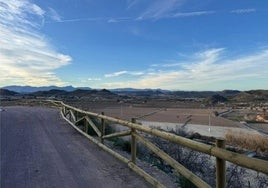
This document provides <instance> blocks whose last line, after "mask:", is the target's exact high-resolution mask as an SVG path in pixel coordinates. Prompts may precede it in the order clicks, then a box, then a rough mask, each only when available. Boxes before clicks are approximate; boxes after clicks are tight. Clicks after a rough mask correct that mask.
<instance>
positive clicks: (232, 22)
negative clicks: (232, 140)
mask: <svg viewBox="0 0 268 188" xmlns="http://www.w3.org/2000/svg"><path fill="white" fill-rule="evenodd" d="M267 18H268V1H265V0H260V1H256V0H236V1H231V0H226V1H220V0H202V1H198V0H187V1H186V0H113V1H109V0H98V1H96V0H57V1H55V0H46V1H43V0H0V87H2V86H7V85H31V86H48V85H57V86H66V85H72V86H74V87H91V88H106V89H111V88H141V89H142V88H152V89H157V88H161V89H169V90H197V91H200V90H212V91H219V90H224V89H238V90H250V89H268V21H267Z"/></svg>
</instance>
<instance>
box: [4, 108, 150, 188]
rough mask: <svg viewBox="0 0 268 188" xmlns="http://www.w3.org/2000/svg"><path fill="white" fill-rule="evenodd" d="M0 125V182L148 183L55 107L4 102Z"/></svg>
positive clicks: (47, 184) (46, 184)
mask: <svg viewBox="0 0 268 188" xmlns="http://www.w3.org/2000/svg"><path fill="white" fill-rule="evenodd" d="M0 128H1V129H0V130H1V148H0V149H1V151H0V152H1V188H6V187H8V188H9V187H12V188H16V187H19V188H24V187H25V188H26V187H27V188H38V187H42V188H43V187H49V188H53V187H57V188H59V187H70V188H76V187H89V188H91V187H92V188H95V187H96V188H101V187H109V188H110V187H111V188H113V187H114V188H119V187H124V188H125V187H139V188H142V187H149V186H148V184H147V183H146V182H145V181H144V180H143V179H142V178H141V177H140V176H138V175H136V174H135V173H134V172H133V171H132V170H130V169H129V168H128V167H127V165H126V164H123V163H121V162H120V161H118V160H117V159H116V158H114V157H112V156H111V155H109V154H108V153H106V152H105V151H103V150H101V149H100V148H98V146H96V145H95V144H93V143H91V142H90V141H89V140H87V139H86V138H84V137H83V136H82V135H80V134H79V133H77V132H76V131H75V130H74V129H73V128H72V127H71V126H69V125H68V124H67V123H66V122H65V121H64V120H63V119H61V117H60V114H59V112H58V110H57V109H50V108H41V107H40V108H39V107H18V106H17V107H5V108H4V110H1V111H0Z"/></svg>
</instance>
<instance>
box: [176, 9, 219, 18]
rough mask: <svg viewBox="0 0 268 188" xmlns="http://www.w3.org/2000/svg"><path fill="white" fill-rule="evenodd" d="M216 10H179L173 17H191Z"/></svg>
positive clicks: (212, 12)
mask: <svg viewBox="0 0 268 188" xmlns="http://www.w3.org/2000/svg"><path fill="white" fill-rule="evenodd" d="M214 13H215V11H196V12H179V13H176V14H174V15H173V16H172V17H175V18H177V17H190V16H202V15H207V14H214Z"/></svg>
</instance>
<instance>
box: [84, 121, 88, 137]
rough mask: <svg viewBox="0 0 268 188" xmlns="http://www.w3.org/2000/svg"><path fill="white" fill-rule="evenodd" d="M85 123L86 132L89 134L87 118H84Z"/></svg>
mask: <svg viewBox="0 0 268 188" xmlns="http://www.w3.org/2000/svg"><path fill="white" fill-rule="evenodd" d="M84 124H85V132H86V133H87V134H88V122H87V120H86V118H84Z"/></svg>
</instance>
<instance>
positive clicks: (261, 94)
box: [229, 90, 268, 102]
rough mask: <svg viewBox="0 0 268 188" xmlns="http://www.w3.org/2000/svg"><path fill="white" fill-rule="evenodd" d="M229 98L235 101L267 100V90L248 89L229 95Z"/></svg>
mask: <svg viewBox="0 0 268 188" xmlns="http://www.w3.org/2000/svg"><path fill="white" fill-rule="evenodd" d="M229 98H230V100H232V101H235V102H253V101H260V102H262V101H263V102H265V101H266V102H267V101H268V90H250V91H245V92H241V93H238V94H236V95H233V96H230V97H229Z"/></svg>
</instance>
